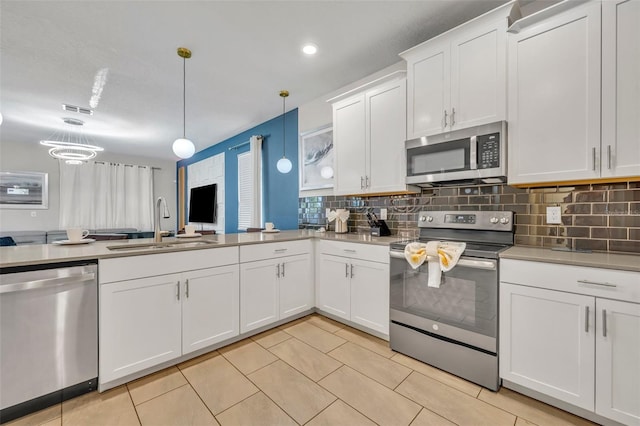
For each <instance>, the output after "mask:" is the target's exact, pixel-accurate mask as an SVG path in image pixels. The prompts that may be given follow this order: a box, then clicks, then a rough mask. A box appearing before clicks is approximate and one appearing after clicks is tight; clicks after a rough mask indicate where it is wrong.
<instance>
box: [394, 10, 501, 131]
mask: <svg viewBox="0 0 640 426" xmlns="http://www.w3.org/2000/svg"><path fill="white" fill-rule="evenodd" d="M511 8H512V4H511V3H510V4H507V5H505V6H502V7H500V8H498V9H495V10H494V11H491V12H489V13H487V14H485V15H483V16H481V17H479V18H477V19H475V20H473V21H470V22H469V23H466V24H464V25H461V26H460V27H457V28H454V29H453V30H451V31H449V32H447V33H445V34H443V35H440V36H438V37H436V38H435V39H432V40H429V41H426V42H424V43H422V44H420V45H418V46H416V47H414V48H412V49H410V50H407V51H405V52H403V53H401V54H400V56H402V58H403V59H405V60H406V61H407V138H408V139H414V138H418V137H421V136H429V135H432V134H437V133H442V132H448V131H450V130H454V129H462V128H465V127H470V126H475V125H479V124H486V123H491V122H494V121H500V120H504V119H505V117H506V30H507V24H508V21H507V15H508V14H509V12H510V11H511Z"/></svg>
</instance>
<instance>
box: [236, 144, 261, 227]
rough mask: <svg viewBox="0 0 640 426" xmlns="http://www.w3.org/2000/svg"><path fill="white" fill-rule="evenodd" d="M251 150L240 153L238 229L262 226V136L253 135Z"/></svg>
mask: <svg viewBox="0 0 640 426" xmlns="http://www.w3.org/2000/svg"><path fill="white" fill-rule="evenodd" d="M250 144H251V150H250V151H248V152H243V153H242V154H238V230H239V231H246V230H247V228H259V227H261V226H262V136H251V141H250Z"/></svg>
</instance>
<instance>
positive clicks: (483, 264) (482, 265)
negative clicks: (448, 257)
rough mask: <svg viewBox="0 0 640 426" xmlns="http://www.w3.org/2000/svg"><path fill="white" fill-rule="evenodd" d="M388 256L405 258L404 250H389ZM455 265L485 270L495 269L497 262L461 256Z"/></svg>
mask: <svg viewBox="0 0 640 426" xmlns="http://www.w3.org/2000/svg"><path fill="white" fill-rule="evenodd" d="M389 257H391V258H392V259H402V260H405V257H404V252H400V251H390V252H389ZM456 266H464V267H465V268H472V269H484V270H487V271H495V270H496V269H497V268H498V262H496V261H495V260H491V259H478V258H468V257H467V258H465V257H462V258H460V259H459V260H458V263H457V264H456Z"/></svg>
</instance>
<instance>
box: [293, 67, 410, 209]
mask: <svg viewBox="0 0 640 426" xmlns="http://www.w3.org/2000/svg"><path fill="white" fill-rule="evenodd" d="M406 69H407V63H406V62H405V61H400V62H397V63H395V64H393V65H391V66H389V67H387V68H384V69H382V70H380V71H378V72H376V73H373V74H371V75H369V76H367V77H365V78H362V79H360V80H357V81H354V82H353V83H351V84H348V85H346V86H344V87H340V88H338V89H336V90H334V91H332V92H330V93H327V94H326V95H324V96H321V97H319V98H317V99H315V100H313V101H311V102H308V103H306V104H304V105H301V106H300V107H299V108H298V132H299V133H304V132H307V131H309V130H314V129H317V128H319V127H322V126H324V125H326V124H331V123H332V122H333V110H332V108H331V104H330V103H328V102H327V99H331V98H333V97H335V96H338V95H341V94H343V93H345V92H348V91H349V90H352V89H355V88H357V87H359V86H362V85H363V84H366V83H369V82H371V81H373V80H376V79H378V78H380V77H383V76H385V75H387V74H391V73H392V72H394V71H398V70H406ZM298 150H299V151H301V148H299V149H298ZM316 195H333V189H317V190H310V191H300V193H299V196H300V197H313V196H316Z"/></svg>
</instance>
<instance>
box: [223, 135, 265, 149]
mask: <svg viewBox="0 0 640 426" xmlns="http://www.w3.org/2000/svg"><path fill="white" fill-rule="evenodd" d="M254 136H257V137H259V138H260V139H262V140H263V141H264V139H265V138H266V137H267V136H269V135H254ZM250 143H251V139H249V140H248V141H246V142H242V143H239V144H238V145H234V146H232V147H230V148H229V151H233V150H236V149H239V148H240V147H243V146H245V145H249V144H250Z"/></svg>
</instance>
